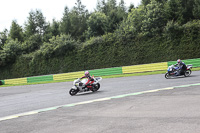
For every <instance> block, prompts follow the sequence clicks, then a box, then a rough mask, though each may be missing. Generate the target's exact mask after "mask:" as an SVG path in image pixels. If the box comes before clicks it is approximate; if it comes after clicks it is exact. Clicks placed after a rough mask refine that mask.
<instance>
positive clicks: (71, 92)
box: [69, 89, 78, 96]
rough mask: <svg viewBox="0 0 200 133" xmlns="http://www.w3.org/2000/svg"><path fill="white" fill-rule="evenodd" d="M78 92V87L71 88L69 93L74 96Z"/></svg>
mask: <svg viewBox="0 0 200 133" xmlns="http://www.w3.org/2000/svg"><path fill="white" fill-rule="evenodd" d="M77 93H78V91H77V90H76V89H70V91H69V94H70V95H71V96H74V95H76V94H77Z"/></svg>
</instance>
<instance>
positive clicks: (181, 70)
mask: <svg viewBox="0 0 200 133" xmlns="http://www.w3.org/2000/svg"><path fill="white" fill-rule="evenodd" d="M175 66H178V67H179V70H178V71H177V74H176V75H177V76H179V75H184V72H185V71H186V69H187V67H186V65H185V63H184V62H180V63H177V64H175Z"/></svg>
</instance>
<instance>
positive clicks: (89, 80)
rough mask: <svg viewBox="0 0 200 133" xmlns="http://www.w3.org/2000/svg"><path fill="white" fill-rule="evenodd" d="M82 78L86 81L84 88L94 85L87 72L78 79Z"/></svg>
mask: <svg viewBox="0 0 200 133" xmlns="http://www.w3.org/2000/svg"><path fill="white" fill-rule="evenodd" d="M82 78H87V79H88V81H87V82H86V83H85V86H88V85H91V84H93V83H94V78H93V77H91V76H90V73H89V72H88V71H85V75H84V76H83V77H81V78H80V79H82Z"/></svg>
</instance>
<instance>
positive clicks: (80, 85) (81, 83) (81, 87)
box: [69, 77, 102, 96]
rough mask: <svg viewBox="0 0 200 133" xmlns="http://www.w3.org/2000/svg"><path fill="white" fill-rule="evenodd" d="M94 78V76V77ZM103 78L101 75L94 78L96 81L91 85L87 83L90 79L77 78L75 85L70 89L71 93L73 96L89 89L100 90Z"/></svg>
mask: <svg viewBox="0 0 200 133" xmlns="http://www.w3.org/2000/svg"><path fill="white" fill-rule="evenodd" d="M93 78H94V77H93ZM101 80H102V78H101V77H96V78H94V83H93V84H90V85H85V83H87V81H88V79H82V80H80V79H76V80H74V82H73V87H72V88H71V89H70V91H69V94H70V95H71V96H74V95H76V94H77V93H82V92H87V91H92V92H95V91H98V90H99V88H100V83H99V82H100V81H101Z"/></svg>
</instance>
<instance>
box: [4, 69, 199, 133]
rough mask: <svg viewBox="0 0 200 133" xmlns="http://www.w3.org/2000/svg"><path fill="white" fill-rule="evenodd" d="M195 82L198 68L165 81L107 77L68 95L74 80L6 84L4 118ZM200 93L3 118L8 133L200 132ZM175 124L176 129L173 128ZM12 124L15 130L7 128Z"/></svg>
mask: <svg viewBox="0 0 200 133" xmlns="http://www.w3.org/2000/svg"><path fill="white" fill-rule="evenodd" d="M195 83H200V71H195V72H193V73H192V75H191V76H190V77H187V78H175V79H165V78H164V74H158V75H148V76H137V77H124V78H112V79H103V80H102V82H101V88H100V90H99V92H96V93H86V94H79V95H77V96H73V97H72V96H70V95H69V93H68V91H69V89H70V88H71V86H72V82H66V83H53V84H42V85H29V86H16V87H5V88H2V87H1V88H0V108H1V109H0V117H5V116H9V115H14V114H19V113H23V112H28V111H32V110H37V109H43V108H48V107H53V106H58V105H66V104H70V103H77V102H83V101H88V100H94V99H99V98H105V97H111V96H117V95H122V94H128V93H134V92H142V91H147V90H155V89H160V88H166V87H172V86H180V85H187V84H195ZM199 94H200V87H199V86H194V87H187V88H178V89H174V90H166V91H161V92H156V93H149V94H142V95H138V96H130V97H126V98H121V99H116V100H109V101H102V102H95V103H91V104H85V105H80V106H75V107H70V108H61V109H57V110H53V111H49V112H43V113H40V114H34V115H30V116H24V117H20V118H17V119H11V120H6V121H0V128H1V132H3V133H4V132H5V133H7V132H20V133H21V132H33V133H38V132H41V133H45V132H48V133H50V132H65V131H66V130H68V131H69V132H88V131H91V132H97V133H100V132H119V133H122V132H124V133H127V132H132V130H133V131H136V132H148V131H151V132H152V133H153V132H168V131H169V130H171V132H179V131H180V130H181V132H182V133H184V132H189V131H192V132H197V131H200V128H199V126H197V125H199V124H200V119H199V118H200V106H199V105H200V95H199ZM191 112H192V113H191ZM30 123H32V124H31V125H30ZM173 123H174V124H175V125H176V128H173ZM21 124H22V125H23V126H22V125H21ZM10 125H12V126H13V128H8V127H9V126H10ZM166 125H167V126H166ZM117 127H119V128H117ZM152 127H154V128H152ZM181 127H182V128H181ZM149 129H152V130H149ZM164 129H167V130H168V131H167V130H164ZM159 130H160V131H159ZM176 130H177V131H176Z"/></svg>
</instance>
